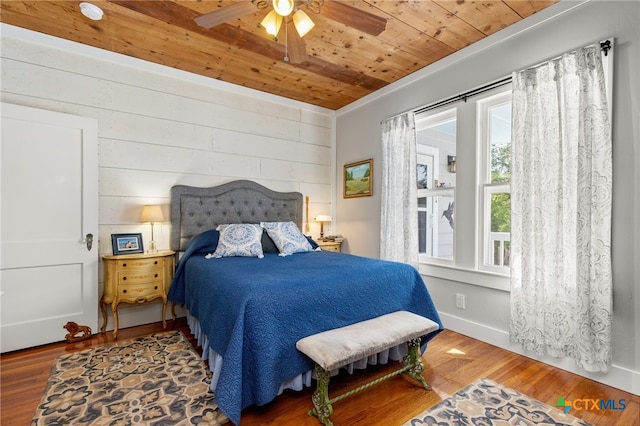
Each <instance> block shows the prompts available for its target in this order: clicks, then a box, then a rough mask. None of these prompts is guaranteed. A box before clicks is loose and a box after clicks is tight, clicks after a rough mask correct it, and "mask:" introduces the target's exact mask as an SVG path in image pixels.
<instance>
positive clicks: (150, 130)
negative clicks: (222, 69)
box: [0, 24, 335, 328]
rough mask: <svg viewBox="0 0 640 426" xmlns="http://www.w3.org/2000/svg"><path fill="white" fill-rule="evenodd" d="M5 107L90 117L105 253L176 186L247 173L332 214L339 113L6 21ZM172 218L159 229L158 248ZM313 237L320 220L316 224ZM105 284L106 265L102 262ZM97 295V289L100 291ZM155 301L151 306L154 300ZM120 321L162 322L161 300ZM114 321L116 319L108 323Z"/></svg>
mask: <svg viewBox="0 0 640 426" xmlns="http://www.w3.org/2000/svg"><path fill="white" fill-rule="evenodd" d="M1 29H2V39H1V51H0V55H1V56H0V58H1V63H0V66H1V72H2V74H1V79H0V81H1V100H2V102H7V103H14V104H20V105H25V106H30V107H35V108H42V109H47V110H53V111H58V112H64V113H68V114H74V115H80V116H87V117H93V118H96V119H97V120H98V127H99V129H98V132H99V135H98V136H99V179H100V182H99V252H100V254H101V255H102V254H110V253H111V234H112V233H129V232H141V233H142V234H143V241H144V243H145V244H147V243H148V241H149V240H150V238H151V228H150V226H149V224H141V223H139V222H138V221H139V217H140V213H141V210H142V206H143V205H144V204H161V205H162V206H163V210H164V213H165V216H166V217H167V219H168V217H169V196H170V188H171V186H173V185H176V184H185V185H195V186H213V185H217V184H221V183H225V182H228V181H231V180H235V179H249V180H253V181H256V182H258V183H261V184H263V185H265V186H267V187H269V188H271V189H274V190H278V191H299V192H301V193H302V194H304V195H305V196H309V198H310V206H309V213H310V214H309V216H310V218H311V219H312V218H313V217H314V216H316V215H317V214H327V213H330V212H331V211H332V197H333V194H334V193H335V191H334V190H333V186H332V170H333V169H332V159H333V157H334V154H333V153H334V148H333V139H334V137H333V123H334V119H333V113H332V112H331V111H329V110H323V109H319V108H316V107H313V106H308V105H306V104H302V103H297V102H291V101H288V100H285V99H280V98H277V97H273V96H270V95H264V94H261V93H259V92H255V91H250V90H247V89H244V88H235V87H233V86H231V85H228V84H225V83H221V82H218V81H215V80H210V81H209V80H208V79H205V78H202V77H199V76H193V75H190V74H187V73H183V72H179V71H176V70H172V69H168V68H165V67H161V66H158V65H154V64H148V63H143V62H142V61H137V60H134V59H131V58H126V57H123V56H121V55H114V54H111V53H109V52H104V51H100V50H98V49H93V48H89V47H86V46H80V45H78V44H76V43H70V42H67V41H64V40H60V39H57V38H53V37H49V36H44V35H40V34H36V33H33V32H30V31H26V30H23V29H19V28H15V27H11V26H8V25H4V24H2V27H1ZM170 231H171V230H170V225H169V223H168V221H167V222H165V223H163V224H156V225H155V227H154V234H155V235H154V236H155V240H156V242H157V243H158V247H159V248H160V249H167V248H168V247H169V236H170ZM311 233H312V234H314V235H318V234H319V226H318V225H316V224H315V223H313V222H312V223H311ZM99 281H100V288H101V289H102V268H100V276H99ZM101 293H102V292H101V291H100V294H101ZM152 305H153V306H152ZM119 312H120V324H121V327H127V326H131V325H135V324H141V323H147V322H152V321H158V320H159V319H160V318H159V317H160V315H159V307H158V305H157V304H154V303H152V304H149V306H146V305H145V306H134V307H131V306H127V305H126V304H125V305H121V309H120V311H119ZM112 326H113V322H112V320H111V318H110V315H109V328H112Z"/></svg>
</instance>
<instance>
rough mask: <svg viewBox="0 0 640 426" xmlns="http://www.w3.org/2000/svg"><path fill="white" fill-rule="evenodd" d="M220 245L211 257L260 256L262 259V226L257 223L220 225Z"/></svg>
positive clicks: (218, 228)
mask: <svg viewBox="0 0 640 426" xmlns="http://www.w3.org/2000/svg"><path fill="white" fill-rule="evenodd" d="M216 229H217V230H218V231H220V239H219V241H218V247H217V248H216V251H215V252H214V253H213V254H212V255H211V257H216V258H220V257H231V256H244V257H258V258H260V259H262V258H263V257H264V254H263V253H262V228H261V227H260V225H257V224H248V223H241V224H240V223H239V224H230V225H218V227H217V228H216Z"/></svg>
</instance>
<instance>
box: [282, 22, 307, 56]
mask: <svg viewBox="0 0 640 426" xmlns="http://www.w3.org/2000/svg"><path fill="white" fill-rule="evenodd" d="M286 30H287V50H288V56H289V62H290V63H292V64H299V63H301V62H304V61H306V60H307V46H306V44H305V42H304V40H303V39H302V37H300V35H299V34H298V31H296V27H295V26H294V25H293V23H292V21H291V20H289V22H287V28H286Z"/></svg>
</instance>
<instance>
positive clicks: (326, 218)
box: [315, 214, 331, 241]
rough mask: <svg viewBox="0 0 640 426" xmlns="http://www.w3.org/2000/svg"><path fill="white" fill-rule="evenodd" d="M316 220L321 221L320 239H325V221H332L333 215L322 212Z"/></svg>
mask: <svg viewBox="0 0 640 426" xmlns="http://www.w3.org/2000/svg"><path fill="white" fill-rule="evenodd" d="M315 221H316V222H320V239H321V240H322V241H324V223H325V222H331V216H329V215H326V214H321V215H318V216H316V218H315Z"/></svg>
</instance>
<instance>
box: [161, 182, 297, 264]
mask: <svg viewBox="0 0 640 426" xmlns="http://www.w3.org/2000/svg"><path fill="white" fill-rule="evenodd" d="M302 207H303V206H302V194H301V193H299V192H277V191H273V190H271V189H269V188H266V187H264V186H262V185H260V184H258V183H256V182H251V181H248V180H237V181H233V182H229V183H225V184H223V185H220V186H215V187H212V188H197V187H194V186H185V185H176V186H174V187H172V188H171V250H174V251H177V252H181V251H184V250H185V248H186V246H187V243H188V242H189V241H190V240H191V239H192V238H193V237H195V236H196V235H198V234H200V233H201V232H204V231H207V230H209V229H215V228H216V227H217V226H218V225H220V224H223V223H260V222H286V221H293V222H294V223H295V224H296V225H298V228H301V227H302Z"/></svg>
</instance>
